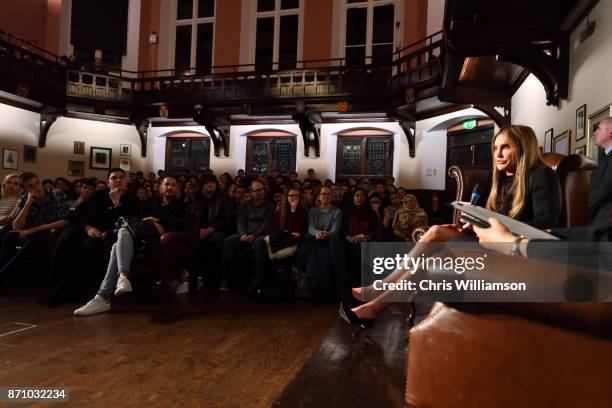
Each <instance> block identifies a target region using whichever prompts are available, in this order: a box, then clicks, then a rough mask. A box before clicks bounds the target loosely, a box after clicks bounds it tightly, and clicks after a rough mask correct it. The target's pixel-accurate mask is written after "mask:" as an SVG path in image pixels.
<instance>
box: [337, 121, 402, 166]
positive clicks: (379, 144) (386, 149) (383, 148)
mask: <svg viewBox="0 0 612 408" xmlns="http://www.w3.org/2000/svg"><path fill="white" fill-rule="evenodd" d="M337 146H338V150H337V153H336V177H349V176H368V177H388V176H391V175H392V171H393V133H392V132H389V131H388V130H383V129H374V128H361V129H350V130H347V131H343V132H340V133H338V144H337Z"/></svg>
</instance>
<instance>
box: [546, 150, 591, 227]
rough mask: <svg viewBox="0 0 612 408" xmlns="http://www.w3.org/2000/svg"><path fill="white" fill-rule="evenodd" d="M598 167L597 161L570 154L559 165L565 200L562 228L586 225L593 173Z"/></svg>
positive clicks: (562, 210) (562, 212)
mask: <svg viewBox="0 0 612 408" xmlns="http://www.w3.org/2000/svg"><path fill="white" fill-rule="evenodd" d="M596 167H597V163H596V162H595V161H593V160H591V159H589V158H588V157H585V156H582V155H579V154H570V155H569V156H567V157H564V158H563V160H562V161H561V162H560V163H559V164H558V166H557V169H556V172H557V176H558V177H559V182H560V183H561V194H562V198H563V206H562V208H561V220H560V225H561V226H562V227H566V228H573V227H581V226H583V225H585V224H586V221H587V206H588V197H589V189H590V187H591V173H592V172H593V170H595V168H596Z"/></svg>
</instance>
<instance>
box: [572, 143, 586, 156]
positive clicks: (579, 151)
mask: <svg viewBox="0 0 612 408" xmlns="http://www.w3.org/2000/svg"><path fill="white" fill-rule="evenodd" d="M574 154H581V155H583V156H586V146H585V145H582V146H580V147H577V148H575V149H574Z"/></svg>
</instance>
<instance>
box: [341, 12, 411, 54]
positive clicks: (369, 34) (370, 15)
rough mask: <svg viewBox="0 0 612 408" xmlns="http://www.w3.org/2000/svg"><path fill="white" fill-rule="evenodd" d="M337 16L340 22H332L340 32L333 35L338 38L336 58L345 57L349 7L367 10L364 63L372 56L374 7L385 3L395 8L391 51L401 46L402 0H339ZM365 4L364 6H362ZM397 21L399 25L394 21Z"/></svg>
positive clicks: (402, 26)
mask: <svg viewBox="0 0 612 408" xmlns="http://www.w3.org/2000/svg"><path fill="white" fill-rule="evenodd" d="M338 3H339V4H340V7H339V9H337V10H338V11H339V13H337V14H339V16H338V17H339V18H340V24H334V26H336V27H339V30H340V32H339V33H337V34H336V35H335V37H336V38H338V39H339V43H338V58H346V14H347V11H348V10H349V9H352V8H366V7H367V9H368V12H367V20H366V21H367V23H366V24H367V27H366V44H365V46H366V51H365V55H366V57H368V58H366V63H371V61H372V60H371V58H369V57H372V45H373V44H372V38H373V36H374V33H373V29H374V7H377V6H384V5H387V4H393V5H394V10H395V19H394V23H393V52H396V51H398V50H400V49H401V48H402V44H403V38H404V35H403V33H404V0H362V1H361V2H359V3H348V1H347V0H339V1H338ZM364 6H366V7H364ZM397 22H399V23H400V25H399V27H397V26H396V23H397Z"/></svg>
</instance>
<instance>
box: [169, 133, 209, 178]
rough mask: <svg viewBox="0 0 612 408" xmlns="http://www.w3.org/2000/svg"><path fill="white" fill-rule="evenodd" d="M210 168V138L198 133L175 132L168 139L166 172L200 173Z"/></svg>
mask: <svg viewBox="0 0 612 408" xmlns="http://www.w3.org/2000/svg"><path fill="white" fill-rule="evenodd" d="M208 168H210V138H209V137H208V136H206V135H204V134H202V133H197V132H174V133H171V134H169V135H168V136H167V138H166V171H167V172H170V173H182V172H185V171H189V172H198V171H201V170H207V169H208Z"/></svg>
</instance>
